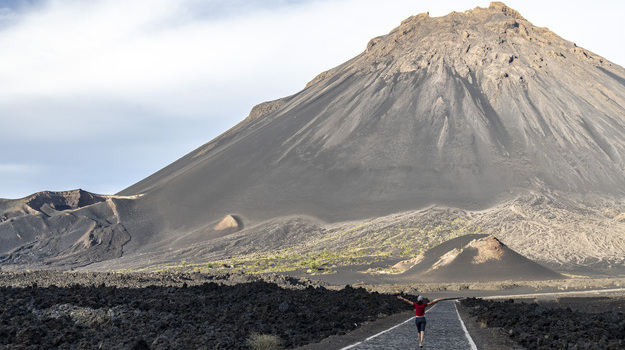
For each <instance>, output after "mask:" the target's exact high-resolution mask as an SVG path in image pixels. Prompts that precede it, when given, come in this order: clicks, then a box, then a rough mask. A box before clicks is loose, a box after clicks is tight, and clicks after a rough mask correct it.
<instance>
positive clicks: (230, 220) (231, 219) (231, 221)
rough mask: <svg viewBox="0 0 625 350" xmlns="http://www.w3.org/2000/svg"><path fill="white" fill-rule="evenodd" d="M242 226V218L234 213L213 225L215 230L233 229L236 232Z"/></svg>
mask: <svg viewBox="0 0 625 350" xmlns="http://www.w3.org/2000/svg"><path fill="white" fill-rule="evenodd" d="M242 228H243V224H242V223H241V220H240V219H238V218H237V217H235V216H233V215H227V216H226V217H224V218H223V219H221V221H219V223H217V225H215V227H213V229H214V230H215V231H223V230H232V231H234V232H236V231H240V230H241V229H242Z"/></svg>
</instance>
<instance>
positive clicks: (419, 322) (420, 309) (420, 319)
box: [397, 295, 445, 348]
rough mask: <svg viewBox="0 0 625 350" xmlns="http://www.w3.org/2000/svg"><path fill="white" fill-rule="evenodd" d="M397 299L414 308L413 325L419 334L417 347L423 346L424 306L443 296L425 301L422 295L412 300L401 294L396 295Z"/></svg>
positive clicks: (432, 303)
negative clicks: (415, 300)
mask: <svg viewBox="0 0 625 350" xmlns="http://www.w3.org/2000/svg"><path fill="white" fill-rule="evenodd" d="M397 299H399V300H403V301H405V302H407V303H408V304H410V305H412V306H414V310H415V325H416V326H417V333H418V334H419V347H420V348H422V347H423V337H424V336H425V325H426V323H427V322H426V320H425V308H426V307H428V306H432V305H434V304H436V303H438V302H439V301H442V300H445V298H438V299H436V300H434V301H432V302H429V303H426V302H424V301H423V296H422V295H419V296H418V297H417V302H416V303H415V302H412V301H410V300H408V299H406V298H404V297H402V296H401V295H398V296H397Z"/></svg>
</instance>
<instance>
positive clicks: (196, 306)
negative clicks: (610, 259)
mask: <svg viewBox="0 0 625 350" xmlns="http://www.w3.org/2000/svg"><path fill="white" fill-rule="evenodd" d="M419 290H420V289H419ZM411 291H412V292H414V293H416V292H417V291H416V290H415V289H411ZM384 292H387V293H388V294H387V293H378V292H372V291H371V290H369V291H367V290H366V289H363V288H352V287H337V286H331V285H326V284H324V282H319V281H313V280H307V279H298V278H293V277H288V276H282V275H266V276H262V277H260V276H254V275H241V274H220V275H208V274H199V273H180V272H178V273H173V272H170V273H93V272H80V273H79V272H53V271H38V272H19V273H0V349H42V348H59V349H98V348H101V349H251V348H252V346H251V345H250V343H249V339H250V337H251V336H252V335H253V334H255V333H256V334H267V335H275V336H277V337H279V339H280V341H281V343H282V345H283V346H284V347H285V348H297V347H300V346H303V345H306V344H310V343H316V342H319V341H321V340H322V339H324V338H326V337H329V336H331V335H335V336H336V335H341V334H345V333H347V332H350V331H352V330H354V329H356V328H366V327H361V326H363V325H372V324H374V323H372V321H374V320H380V319H387V318H388V317H387V316H389V315H392V314H397V313H400V312H405V311H406V305H405V304H404V303H402V302H399V301H398V300H397V299H396V298H395V297H394V296H393V295H392V294H390V293H393V291H391V290H390V289H388V290H384ZM412 292H410V293H412ZM414 293H412V294H414ZM428 295H429V294H428ZM623 301H625V300H624V299H622V298H621V299H613V298H560V299H558V300H555V301H554V300H552V301H540V302H538V303H535V302H533V301H525V302H523V301H519V300H517V301H516V302H493V301H484V300H481V299H474V298H470V299H466V300H465V301H464V302H463V306H464V308H463V309H464V310H466V311H468V312H469V313H470V315H471V316H472V317H473V319H474V321H473V323H474V324H475V325H477V326H478V328H482V329H493V330H496V331H497V334H500V335H501V336H502V337H510V339H511V340H513V341H516V342H518V343H520V344H521V345H522V346H524V347H526V348H531V349H622V348H625V337H624V336H623V334H625V316H624V315H623V312H624V311H625V303H624V302H623ZM388 319H390V318H388ZM383 322H384V321H383ZM377 323H378V322H376V323H375V324H377ZM493 334H495V333H493ZM498 344H499V343H498Z"/></svg>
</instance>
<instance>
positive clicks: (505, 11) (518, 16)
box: [488, 1, 525, 20]
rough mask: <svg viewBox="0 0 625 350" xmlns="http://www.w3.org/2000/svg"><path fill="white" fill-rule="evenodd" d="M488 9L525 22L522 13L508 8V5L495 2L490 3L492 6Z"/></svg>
mask: <svg viewBox="0 0 625 350" xmlns="http://www.w3.org/2000/svg"><path fill="white" fill-rule="evenodd" d="M488 8H489V9H491V10H496V11H500V12H503V14H504V15H506V16H508V17H512V18H516V19H522V20H525V18H523V16H521V14H520V13H518V12H517V11H516V10H513V9H512V8H510V7H508V6H506V4H504V3H503V2H499V1H493V2H491V3H490V6H489V7H488Z"/></svg>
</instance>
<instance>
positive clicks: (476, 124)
mask: <svg viewBox="0 0 625 350" xmlns="http://www.w3.org/2000/svg"><path fill="white" fill-rule="evenodd" d="M535 193H539V194H541V195H544V196H547V197H548V198H569V197H571V198H573V197H575V198H578V197H579V198H584V196H589V195H592V196H595V197H596V198H601V199H602V200H603V199H605V200H608V199H609V200H611V201H615V202H614V203H617V204H618V203H619V200H622V198H623V195H624V194H625V70H624V69H623V68H622V67H619V66H617V65H615V64H613V63H611V62H609V61H607V60H605V59H603V58H602V57H600V56H598V55H596V54H594V53H591V52H589V51H587V50H585V49H582V48H580V47H577V46H576V45H575V44H574V43H571V42H568V41H566V40H564V39H562V38H560V37H558V36H557V35H556V34H554V33H552V32H550V31H549V30H548V29H545V28H538V27H535V26H534V25H532V24H531V23H530V22H529V21H527V20H525V19H524V18H523V17H522V16H521V15H520V14H518V13H517V12H516V11H514V10H512V9H510V8H508V7H506V6H505V5H503V4H501V3H492V4H491V6H490V7H489V8H476V9H474V10H469V11H466V12H462V13H455V12H454V13H451V14H449V15H447V16H444V17H437V18H432V17H429V16H428V15H427V14H421V15H417V16H413V17H410V18H408V19H407V20H405V21H404V22H403V23H402V24H401V25H400V26H399V27H397V28H396V29H394V30H393V31H391V32H390V33H389V34H387V35H384V36H381V37H377V38H374V39H372V40H371V41H370V42H369V43H368V45H367V47H366V50H365V51H364V52H363V53H361V54H360V55H358V56H356V57H354V58H353V59H351V60H350V61H348V62H346V63H344V64H342V65H340V66H338V67H336V68H334V69H331V70H329V71H327V72H324V73H322V74H320V75H319V76H318V77H316V78H315V79H314V80H313V81H311V82H310V83H309V84H308V85H307V86H306V88H305V89H304V90H302V91H300V92H298V93H296V94H294V95H292V96H288V97H285V98H282V99H279V100H276V101H271V102H267V103H263V104H261V105H258V106H256V107H255V108H254V109H253V110H252V111H251V113H250V115H249V116H248V117H247V118H246V119H245V120H244V121H242V122H241V123H239V124H238V125H237V126H235V127H234V128H232V129H231V130H229V131H228V132H226V133H224V134H223V135H221V136H219V137H218V138H216V139H215V140H213V141H211V142H209V143H207V144H206V145H204V146H202V147H200V148H198V149H197V150H195V151H193V152H191V153H190V154H188V155H186V156H184V157H183V158H181V159H180V160H178V161H176V162H174V163H173V164H171V165H169V166H167V167H166V168H164V169H163V170H161V171H159V172H157V173H155V174H154V175H152V176H150V177H148V178H146V179H144V180H142V181H140V182H139V183H137V184H135V185H133V186H131V187H129V188H127V189H125V190H123V191H121V192H120V193H119V195H120V196H126V197H127V196H136V198H135V199H132V200H124V201H119V202H120V203H118V205H117V206H116V214H115V218H114V220H111V221H110V222H111V223H120V224H122V225H123V228H124V232H126V233H127V234H128V235H129V236H130V239H129V240H128V242H126V243H124V245H123V249H124V252H125V253H124V254H126V256H127V254H137V255H138V254H143V256H144V257H146V256H150V258H149V259H148V258H146V259H147V260H149V261H152V260H150V259H154V260H153V261H155V262H158V259H160V257H159V255H158V254H154V253H153V252H155V251H187V252H188V251H192V250H194V249H200V250H201V247H202V246H203V245H210V242H212V241H213V240H216V239H223V237H227V235H228V234H232V233H233V232H235V231H237V230H241V229H244V231H242V232H244V233H245V234H246V235H249V236H253V235H254V234H255V231H254V230H255V227H258V225H260V224H262V223H265V222H268V221H272V222H280V220H282V218H291V217H295V216H297V217H311V218H314V219H315V220H319V221H322V222H326V223H339V222H345V221H351V220H364V219H369V218H375V217H382V216H385V215H392V214H394V213H399V212H405V211H411V210H418V209H421V208H425V207H428V206H431V205H441V206H449V207H457V208H462V209H464V210H473V211H479V210H487V209H489V208H492V207H494V206H496V205H502V203H507V202H510V201H514V200H518V199H519V198H526V197H527V195H528V194H535ZM139 195H140V196H139ZM595 202H596V203H601V200H597V201H595ZM593 203H594V202H593ZM606 203H607V202H606ZM554 205H555V206H557V205H559V204H558V203H556V202H554ZM617 206H618V205H617ZM600 209H601V210H603V209H605V208H597V209H596V210H597V211H598V210H600ZM102 210H104V209H102ZM107 210H108V209H107ZM107 210H104V211H102V212H100V214H101V215H102V216H103V217H105V216H106V215H108V214H107V213H108V211H107ZM593 210H595V209H593ZM615 210H618V211H619V212H623V211H625V208H621V207H618V208H617V209H615ZM506 215H508V214H506ZM230 217H231V218H232V220H234V221H236V225H234V226H232V227H231V228H229V229H228V230H221V229H218V228H219V227H220V226H219V225H218V224H219V222H220V221H222V220H223V219H224V218H226V219H227V218H230ZM560 219H561V218H559V219H558V220H560ZM232 220H230V221H232ZM284 220H287V219H284ZM285 222H286V221H285ZM597 222H600V221H597ZM6 226H8V225H5V226H2V224H0V233H2V234H3V235H4V234H6V232H8V231H7V230H4V229H3V227H6ZM22 227H23V230H26V231H28V230H30V231H29V232H30V236H32V237H35V236H36V234H34V233H33V232H35V231H33V230H34V229H29V228H27V226H26V225H24V226H22ZM485 227H492V228H493V229H495V228H496V229H497V230H500V229H501V227H502V226H501V225H496V224H494V223H492V222H489V223H487V224H486V225H485ZM611 227H612V226H611ZM613 227H614V229H611V231H610V232H608V233H607V234H608V235H610V237H614V239H615V241H619V240H622V238H619V237H620V236H619V234H621V235H622V232H620V233H619V230H620V227H622V226H619V225H616V224H615V225H613ZM299 229H300V230H305V229H306V228H305V227H300V228H299ZM285 230H287V229H285ZM527 230H531V228H528V229H527ZM287 231H288V230H287ZM512 231H513V232H515V233H514V235H506V233H505V232H502V237H505V239H506V244H508V245H509V246H511V247H513V248H514V249H515V250H517V251H519V252H523V254H524V255H527V254H526V253H527V252H528V251H537V250H536V249H533V248H532V247H533V246H532V247H524V246H523V243H522V240H521V239H522V236H523V235H524V234H526V233H527V232H525V231H522V232H520V233H519V232H517V231H516V230H512ZM512 231H511V232H512ZM11 234H13V233H9V235H11ZM593 234H594V233H593ZM285 235H286V236H288V232H286V234H285ZM558 235H559V233H558V234H555V235H553V237H555V238H554V241H553V242H551V246H554V247H563V248H565V247H564V246H563V245H562V243H563V242H566V240H565V239H561V238H558ZM593 237H594V236H593ZM593 237H589V242H591V243H592V242H596V240H595V239H594V238H593ZM33 239H36V238H33ZM16 242H17V241H16ZM29 242H30V241H29ZM619 242H620V241H619ZM26 243H28V242H23V241H20V243H12V244H13V245H12V246H9V247H7V248H6V251H11V250H12V249H13V250H15V249H17V250H19V249H21V248H20V247H22V246H21V245H20V244H22V245H23V244H26ZM28 244H30V243H28ZM532 244H534V245H535V244H537V243H536V241H534V243H532ZM190 246H193V249H190V248H189V247H190ZM88 249H91V248H87V250H88ZM554 249H558V248H554ZM608 249H612V250H610V254H609V256H613V255H618V254H620V252H621V251H623V249H625V248H623V247H621V246H620V244H615V245H614V246H613V248H608ZM29 252H31V253H33V249H30V250H29ZM33 254H35V255H36V254H37V253H33ZM181 254H182V255H180V257H184V253H181ZM528 256H529V255H528ZM562 256H564V257H565V258H564V259H565V260H566V256H572V255H570V254H569V255H567V254H564V255H562V254H560V255H558V257H557V259H555V258H553V257H552V256H550V255H549V254H548V253H545V254H543V255H541V256H540V257H538V258H544V259H547V260H549V259H555V260H556V261H557V262H562V260H561V259H562ZM177 257H178V256H177ZM535 258H536V257H535ZM580 259H581V260H582V261H583V260H584V257H580V256H579V255H576V256H575V260H576V261H580Z"/></svg>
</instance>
